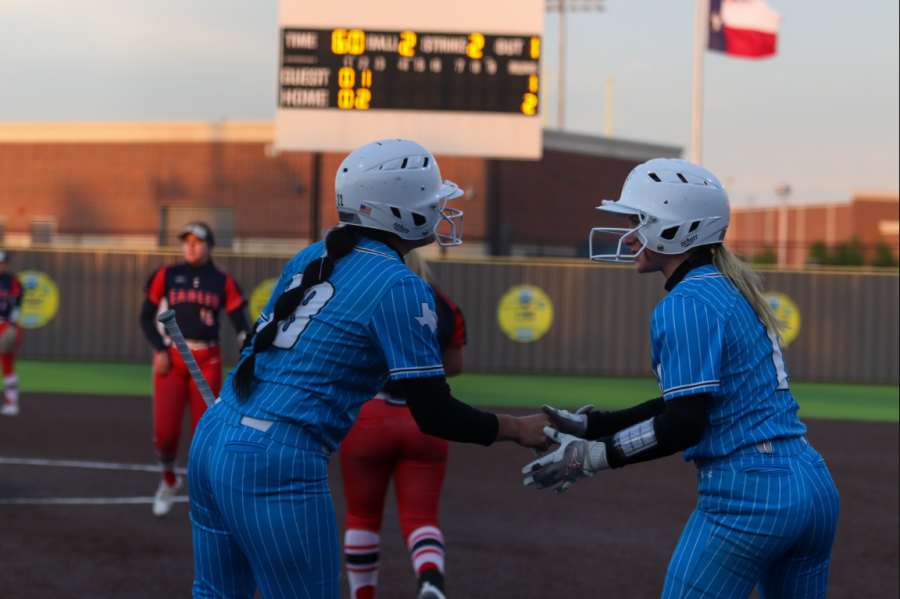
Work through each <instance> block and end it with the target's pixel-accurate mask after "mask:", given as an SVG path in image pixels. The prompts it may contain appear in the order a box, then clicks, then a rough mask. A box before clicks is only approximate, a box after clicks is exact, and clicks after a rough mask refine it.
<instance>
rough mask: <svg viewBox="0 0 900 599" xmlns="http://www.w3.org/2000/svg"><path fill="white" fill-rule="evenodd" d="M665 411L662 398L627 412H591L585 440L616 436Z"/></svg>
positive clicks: (664, 403) (629, 409) (664, 402)
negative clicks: (621, 431) (623, 430)
mask: <svg viewBox="0 0 900 599" xmlns="http://www.w3.org/2000/svg"><path fill="white" fill-rule="evenodd" d="M665 411H666V401H665V400H664V399H663V398H662V397H657V398H656V399H651V400H650V401H647V402H644V403H642V404H640V405H637V406H634V407H633V408H628V409H627V410H619V411H617V412H591V413H590V414H588V428H587V433H586V434H585V439H591V440H594V439H599V438H600V437H608V436H609V435H614V434H616V433H617V432H619V431H620V430H622V429H626V428H628V427H629V426H634V425H635V424H638V423H639V422H644V421H645V420H650V419H651V418H653V417H654V416H659V415H660V414H662V413H663V412H665Z"/></svg>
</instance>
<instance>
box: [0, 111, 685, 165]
mask: <svg viewBox="0 0 900 599" xmlns="http://www.w3.org/2000/svg"><path fill="white" fill-rule="evenodd" d="M274 137H275V123H274V121H268V120H267V121H227V120H225V121H109V122H90V121H88V122H21V123H16V122H0V144H53V143H57V144H59V143H192V142H193V143H203V142H207V143H208V142H215V141H220V142H231V143H242V142H243V143H272V141H273V140H274ZM544 150H549V151H553V152H564V153H567V154H581V155H585V156H598V157H601V158H619V159H622V160H638V161H641V162H644V161H646V160H650V159H652V158H679V157H681V153H682V149H681V148H679V147H675V146H667V145H661V144H651V143H646V142H640V141H631V140H626V139H618V138H609V137H600V136H597V135H586V134H583V133H572V132H569V131H554V130H544Z"/></svg>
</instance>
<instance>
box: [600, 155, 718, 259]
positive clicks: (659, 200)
mask: <svg viewBox="0 0 900 599" xmlns="http://www.w3.org/2000/svg"><path fill="white" fill-rule="evenodd" d="M597 210H600V211H601V212H605V213H607V214H614V215H616V216H622V217H631V216H637V217H638V218H639V219H640V224H639V225H638V226H637V227H634V228H628V229H621V228H610V227H598V228H596V229H593V230H591V260H597V261H600V262H634V260H635V259H636V258H637V256H638V255H639V254H640V253H641V252H643V251H644V249H646V248H650V249H651V250H653V251H654V252H658V253H660V254H681V253H684V252H686V251H687V250H688V249H690V248H692V247H697V246H700V245H709V244H713V243H721V242H722V240H723V239H724V238H725V231H726V230H727V229H728V222H729V215H730V212H731V209H730V206H729V204H728V193H727V192H726V191H725V187H724V186H723V185H722V183H721V182H720V181H719V180H718V179H717V178H716V176H715V175H713V174H712V173H711V172H709V171H708V170H706V169H705V168H702V167H699V166H697V165H696V164H693V163H691V162H687V161H685V160H673V159H666V158H657V159H655V160H651V161H649V162H645V163H644V164H642V165H640V166H638V167H637V168H635V169H634V170H633V171H631V174H630V175H628V178H627V179H626V180H625V186H624V187H623V188H622V197H621V198H620V199H619V200H618V201H615V200H603V202H602V205H601V206H598V207H597ZM597 233H599V234H601V235H616V236H618V237H619V242H618V246H617V248H616V253H615V254H595V253H594V235H595V234H597ZM631 233H635V234H636V235H637V236H638V239H640V241H641V243H643V244H644V247H643V248H641V250H640V251H639V252H638V253H637V254H633V255H632V254H630V253H623V246H622V240H623V239H624V238H625V237H627V236H628V235H630V234H631ZM625 251H628V250H627V249H625Z"/></svg>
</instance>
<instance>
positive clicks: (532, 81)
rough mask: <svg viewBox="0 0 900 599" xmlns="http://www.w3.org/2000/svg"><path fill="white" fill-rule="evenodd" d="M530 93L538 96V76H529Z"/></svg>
mask: <svg viewBox="0 0 900 599" xmlns="http://www.w3.org/2000/svg"><path fill="white" fill-rule="evenodd" d="M528 91H530V92H531V93H533V94H536V93H537V91H538V76H537V75H529V76H528Z"/></svg>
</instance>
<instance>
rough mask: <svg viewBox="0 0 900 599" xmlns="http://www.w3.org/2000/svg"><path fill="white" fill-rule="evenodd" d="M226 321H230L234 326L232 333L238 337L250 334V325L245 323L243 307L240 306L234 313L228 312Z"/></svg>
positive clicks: (245, 315) (245, 317) (245, 316)
mask: <svg viewBox="0 0 900 599" xmlns="http://www.w3.org/2000/svg"><path fill="white" fill-rule="evenodd" d="M228 320H230V321H231V324H232V325H233V326H234V331H235V332H236V333H237V334H238V335H240V334H241V333H249V332H250V323H249V322H247V314H246V313H245V312H244V307H243V306H241V307H240V308H238V309H237V310H235V311H234V312H229V313H228Z"/></svg>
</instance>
